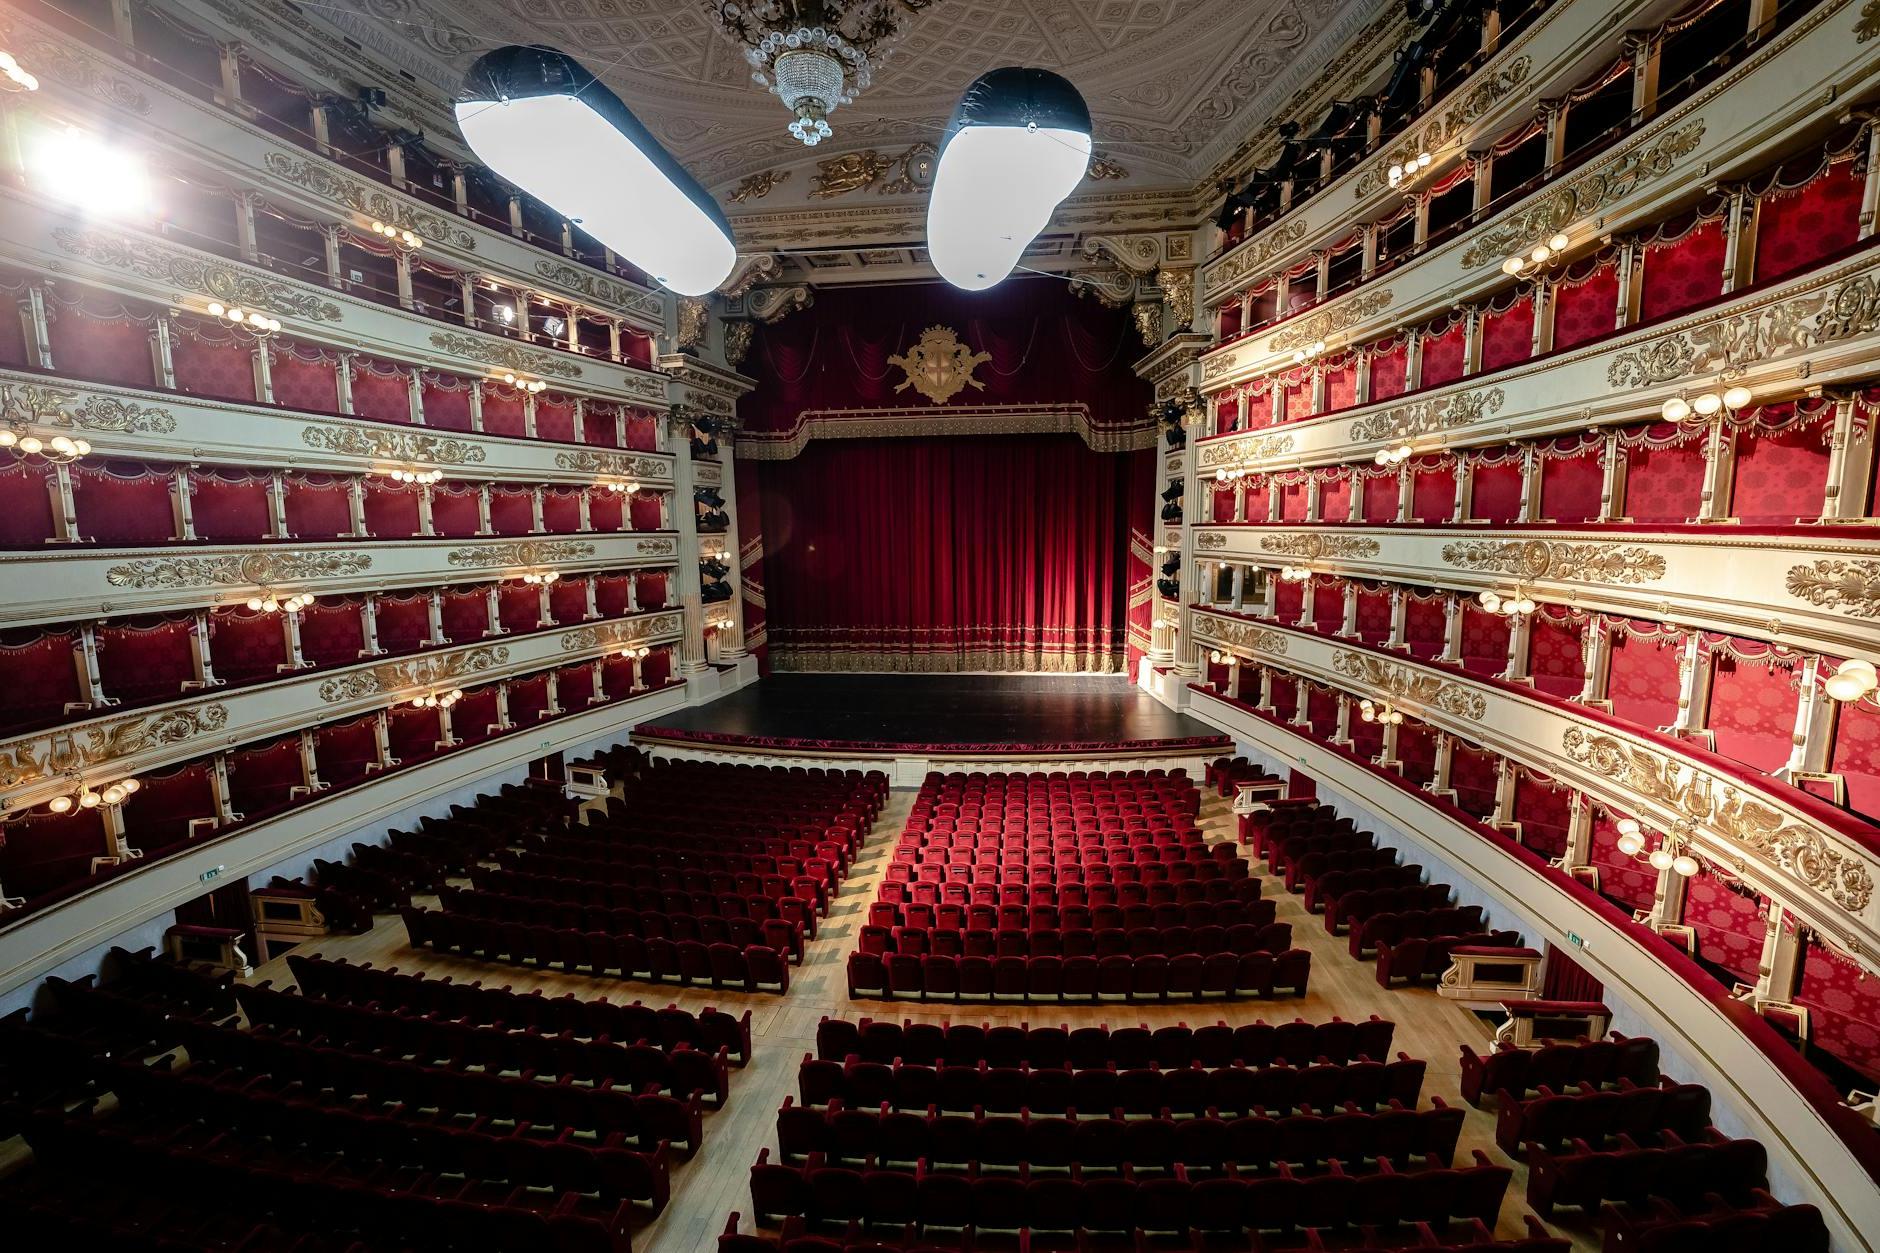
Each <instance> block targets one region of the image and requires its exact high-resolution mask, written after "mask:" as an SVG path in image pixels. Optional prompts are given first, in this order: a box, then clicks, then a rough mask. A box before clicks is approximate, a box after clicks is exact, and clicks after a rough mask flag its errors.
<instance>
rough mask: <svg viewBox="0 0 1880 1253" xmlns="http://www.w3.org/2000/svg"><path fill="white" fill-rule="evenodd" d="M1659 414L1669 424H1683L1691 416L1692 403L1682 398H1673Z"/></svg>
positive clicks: (1666, 402)
mask: <svg viewBox="0 0 1880 1253" xmlns="http://www.w3.org/2000/svg"><path fill="white" fill-rule="evenodd" d="M1658 412H1659V414H1660V415H1661V416H1662V417H1663V418H1664V420H1665V421H1667V422H1682V421H1684V419H1686V418H1688V417H1690V416H1691V402H1690V401H1688V400H1686V399H1684V397H1682V396H1673V397H1672V398H1671V399H1670V400H1667V401H1665V403H1664V406H1663V407H1662V408H1660V409H1659V410H1658Z"/></svg>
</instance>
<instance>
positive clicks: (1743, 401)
mask: <svg viewBox="0 0 1880 1253" xmlns="http://www.w3.org/2000/svg"><path fill="white" fill-rule="evenodd" d="M1754 399H1755V396H1753V395H1752V394H1751V393H1750V390H1749V388H1747V387H1744V386H1742V385H1740V384H1739V385H1738V386H1736V387H1732V388H1729V389H1727V390H1726V391H1725V392H1724V393H1723V404H1724V407H1725V408H1726V409H1745V408H1748V407H1749V402H1750V401H1752V400H1754Z"/></svg>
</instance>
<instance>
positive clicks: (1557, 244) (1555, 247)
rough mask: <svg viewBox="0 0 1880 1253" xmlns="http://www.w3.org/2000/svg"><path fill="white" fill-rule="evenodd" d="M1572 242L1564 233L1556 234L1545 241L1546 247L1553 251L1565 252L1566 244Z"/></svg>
mask: <svg viewBox="0 0 1880 1253" xmlns="http://www.w3.org/2000/svg"><path fill="white" fill-rule="evenodd" d="M1572 242H1573V241H1572V240H1570V239H1568V238H1567V237H1566V236H1565V235H1556V236H1554V237H1553V238H1552V239H1550V240H1548V241H1547V247H1548V248H1549V249H1550V250H1552V251H1554V252H1565V251H1566V250H1567V245H1568V244H1570V243H1572Z"/></svg>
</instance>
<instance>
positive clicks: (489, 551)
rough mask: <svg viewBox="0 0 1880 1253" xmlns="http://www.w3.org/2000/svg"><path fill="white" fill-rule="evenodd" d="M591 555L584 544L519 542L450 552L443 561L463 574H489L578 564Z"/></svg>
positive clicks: (473, 546) (589, 548) (545, 541)
mask: <svg viewBox="0 0 1880 1253" xmlns="http://www.w3.org/2000/svg"><path fill="white" fill-rule="evenodd" d="M593 555H594V545H592V544H590V543H588V542H587V541H585V540H571V539H548V540H536V539H522V540H508V541H506V542H503V543H499V544H473V545H471V546H470V547H468V548H453V549H451V550H450V552H449V554H448V555H447V556H446V557H445V558H444V560H445V561H447V562H449V563H450V564H451V565H453V566H456V567H458V568H459V569H463V570H491V569H500V568H502V567H505V566H545V565H553V564H555V563H556V562H558V561H580V560H582V559H583V558H587V557H592V556H593Z"/></svg>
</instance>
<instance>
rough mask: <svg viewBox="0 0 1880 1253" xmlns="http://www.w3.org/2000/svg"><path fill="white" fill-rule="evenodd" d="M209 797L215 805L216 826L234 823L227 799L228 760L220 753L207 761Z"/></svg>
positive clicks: (233, 813)
mask: <svg viewBox="0 0 1880 1253" xmlns="http://www.w3.org/2000/svg"><path fill="white" fill-rule="evenodd" d="M209 797H210V799H211V800H212V801H213V802H214V803H215V821H216V825H217V826H222V827H225V826H227V825H228V824H230V823H231V822H234V821H235V810H234V807H233V806H231V805H230V804H229V798H228V758H227V756H226V755H224V754H222V753H217V754H216V755H215V756H214V757H212V758H210V760H209Z"/></svg>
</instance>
